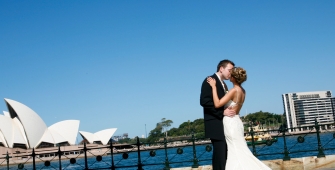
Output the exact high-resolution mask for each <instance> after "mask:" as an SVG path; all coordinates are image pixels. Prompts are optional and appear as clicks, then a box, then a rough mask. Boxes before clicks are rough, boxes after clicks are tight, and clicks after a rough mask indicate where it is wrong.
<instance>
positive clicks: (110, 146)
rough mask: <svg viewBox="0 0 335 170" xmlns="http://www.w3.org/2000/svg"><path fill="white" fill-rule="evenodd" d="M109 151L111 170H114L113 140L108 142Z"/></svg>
mask: <svg viewBox="0 0 335 170" xmlns="http://www.w3.org/2000/svg"><path fill="white" fill-rule="evenodd" d="M109 149H110V150H111V160H112V167H111V170H115V165H114V156H113V154H114V153H113V151H114V150H113V140H112V139H111V140H110V141H109Z"/></svg>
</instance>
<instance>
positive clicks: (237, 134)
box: [207, 67, 270, 170]
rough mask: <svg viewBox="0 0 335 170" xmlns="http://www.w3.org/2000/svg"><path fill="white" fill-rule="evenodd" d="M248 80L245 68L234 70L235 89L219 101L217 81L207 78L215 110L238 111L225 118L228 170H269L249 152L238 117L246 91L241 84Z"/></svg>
mask: <svg viewBox="0 0 335 170" xmlns="http://www.w3.org/2000/svg"><path fill="white" fill-rule="evenodd" d="M246 80H247V73H246V71H245V70H244V69H243V68H241V67H235V68H233V69H232V71H231V76H230V81H231V82H232V83H233V86H234V87H233V88H232V89H230V90H229V92H228V93H227V94H226V95H224V97H223V98H221V99H219V97H218V95H217V93H216V81H215V79H213V78H211V77H208V78H207V82H208V83H209V84H210V86H211V87H212V93H213V101H214V106H215V108H219V107H222V106H225V108H230V109H234V110H235V111H236V115H235V116H233V117H228V116H224V117H223V126H224V135H225V137H226V142H227V147H228V158H227V164H226V170H235V169H236V170H240V169H245V170H261V169H265V170H267V169H270V168H269V167H267V166H266V165H265V164H264V163H263V162H261V161H260V160H258V159H257V158H256V157H255V156H254V155H253V154H252V153H251V151H250V150H249V148H248V146H247V142H246V141H245V139H244V128H243V123H242V121H241V119H240V117H239V115H238V113H239V112H240V110H241V108H242V105H243V102H244V99H245V90H244V89H243V88H242V86H241V84H242V83H243V82H244V81H246Z"/></svg>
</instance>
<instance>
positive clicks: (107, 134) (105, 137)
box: [79, 128, 117, 145]
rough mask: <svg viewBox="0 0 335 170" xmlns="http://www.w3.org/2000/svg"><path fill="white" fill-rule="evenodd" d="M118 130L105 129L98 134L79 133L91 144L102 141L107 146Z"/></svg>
mask: <svg viewBox="0 0 335 170" xmlns="http://www.w3.org/2000/svg"><path fill="white" fill-rule="evenodd" d="M116 130H117V128H111V129H105V130H101V131H99V132H96V133H94V134H93V133H90V132H84V131H79V133H80V135H81V136H82V137H83V138H85V139H86V140H87V141H88V142H89V143H93V142H96V141H100V142H101V143H102V144H104V145H107V144H108V141H109V140H110V138H112V136H113V135H114V133H115V131H116Z"/></svg>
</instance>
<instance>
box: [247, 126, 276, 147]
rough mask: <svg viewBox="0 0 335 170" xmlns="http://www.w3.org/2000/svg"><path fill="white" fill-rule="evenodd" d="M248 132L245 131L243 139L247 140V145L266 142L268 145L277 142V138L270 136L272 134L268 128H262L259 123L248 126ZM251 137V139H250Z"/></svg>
mask: <svg viewBox="0 0 335 170" xmlns="http://www.w3.org/2000/svg"><path fill="white" fill-rule="evenodd" d="M251 128H252V131H253V136H251V133H250V132H251ZM248 131H249V132H248V133H245V136H244V138H245V140H246V142H247V145H248V146H250V145H252V143H254V145H262V144H266V145H268V146H270V145H272V143H273V142H277V141H278V139H277V138H272V136H271V135H270V134H269V131H268V129H266V128H263V127H261V126H259V125H257V126H253V127H248ZM252 139H253V140H252Z"/></svg>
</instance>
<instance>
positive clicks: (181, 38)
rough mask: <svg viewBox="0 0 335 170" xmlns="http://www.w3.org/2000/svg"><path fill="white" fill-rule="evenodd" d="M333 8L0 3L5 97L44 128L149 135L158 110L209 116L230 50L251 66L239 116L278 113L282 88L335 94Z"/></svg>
mask: <svg viewBox="0 0 335 170" xmlns="http://www.w3.org/2000/svg"><path fill="white" fill-rule="evenodd" d="M334 9H335V1H332V0H324V1H311V0H296V1H289V0H283V1H265V0H264V1H259V0H257V1H199V0H195V1H194V0H193V1H186V0H185V1H177V0H171V1H131V0H129V1H0V25H1V26H0V32H1V34H0V57H1V60H0V72H1V73H2V81H1V84H0V89H1V90H0V97H2V98H9V99H12V100H16V101H18V102H21V103H23V104H25V105H27V106H28V107H30V108H31V109H33V110H34V111H35V112H36V113H38V114H39V115H40V117H41V118H42V119H43V120H44V121H45V123H46V124H47V125H48V126H50V125H52V124H54V123H56V122H58V121H62V120H66V119H76V120H80V127H79V130H81V131H88V132H93V133H94V132H97V131H100V130H103V129H107V128H118V130H117V131H116V133H115V135H122V134H123V133H128V134H129V136H130V137H135V136H142V135H145V130H146V131H147V133H149V131H150V130H152V129H153V128H154V127H155V125H156V123H157V122H159V121H160V120H161V119H162V118H166V119H170V120H172V121H173V122H174V123H173V124H172V127H178V126H179V125H180V124H181V123H183V122H185V121H188V120H191V121H193V120H195V119H198V118H202V117H203V114H202V108H201V106H200V105H199V96H200V87H201V83H202V81H203V80H204V78H205V77H206V76H208V75H211V74H213V73H214V72H215V71H216V65H217V63H218V62H219V61H220V60H222V59H231V60H232V61H234V62H235V64H236V65H237V66H241V67H243V68H245V69H246V70H247V74H248V80H247V81H246V82H245V83H244V84H243V86H244V87H245V89H246V91H247V96H246V101H245V104H244V106H243V108H242V110H241V113H240V114H241V115H245V114H246V113H254V112H257V111H260V110H262V111H267V112H271V113H276V114H282V113H283V112H284V111H283V104H282V98H281V95H282V94H283V93H290V92H304V91H320V90H331V91H332V92H333V93H335V79H334V78H335V76H334V74H333V72H334V71H333V70H334V63H335V50H334V49H335V22H334V18H335V10H334ZM227 84H228V86H229V87H231V84H230V82H227ZM333 96H334V95H333ZM0 109H2V110H4V111H7V107H6V105H5V102H3V104H0Z"/></svg>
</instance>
